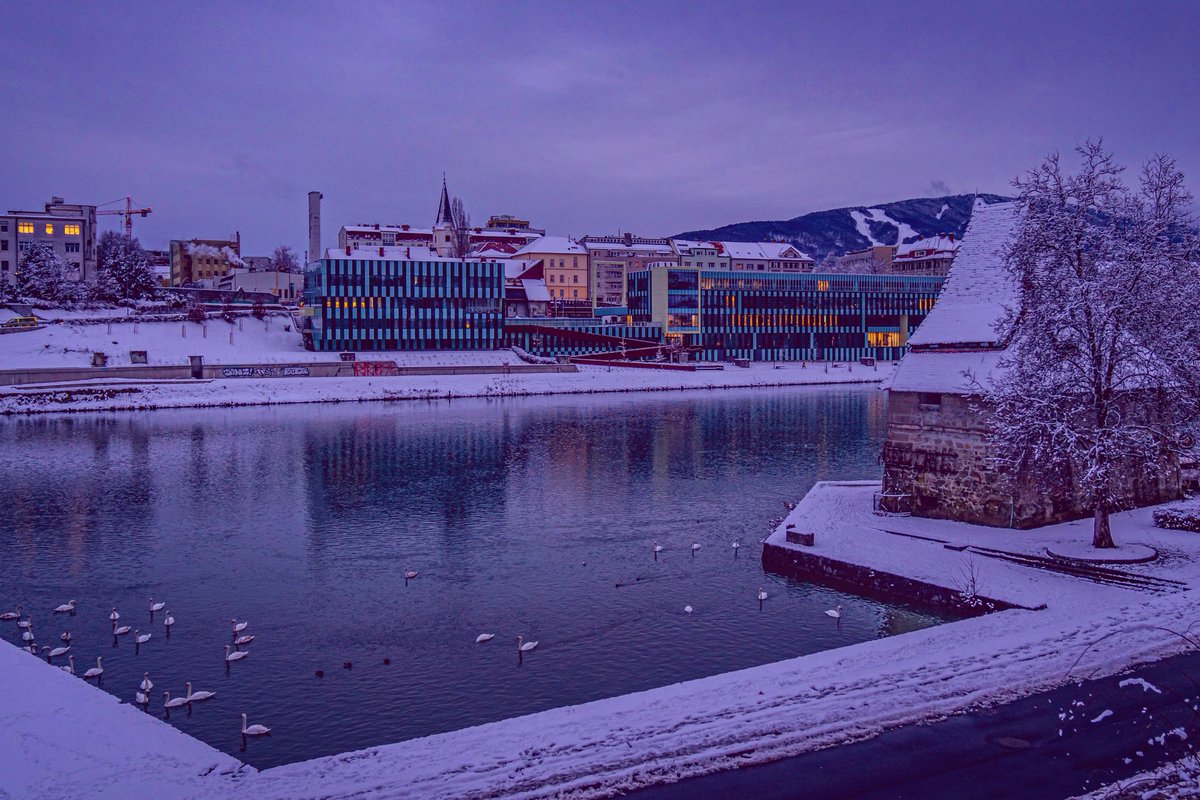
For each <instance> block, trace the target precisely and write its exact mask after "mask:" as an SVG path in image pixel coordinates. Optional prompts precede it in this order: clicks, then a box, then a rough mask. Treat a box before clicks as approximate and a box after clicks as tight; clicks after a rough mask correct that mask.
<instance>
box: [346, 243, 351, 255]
mask: <svg viewBox="0 0 1200 800" xmlns="http://www.w3.org/2000/svg"><path fill="white" fill-rule="evenodd" d="M346 255H350V245H346Z"/></svg>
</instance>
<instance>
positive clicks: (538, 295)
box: [521, 278, 550, 303]
mask: <svg viewBox="0 0 1200 800" xmlns="http://www.w3.org/2000/svg"><path fill="white" fill-rule="evenodd" d="M521 285H522V286H523V287H525V297H527V298H528V299H529V301H530V302H531V303H549V302H550V290H549V289H547V288H546V281H545V280H543V279H540V278H523V279H521Z"/></svg>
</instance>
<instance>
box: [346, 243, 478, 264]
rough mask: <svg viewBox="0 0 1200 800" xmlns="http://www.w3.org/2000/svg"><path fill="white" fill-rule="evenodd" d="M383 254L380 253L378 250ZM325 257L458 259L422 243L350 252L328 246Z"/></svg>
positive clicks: (363, 259)
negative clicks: (441, 253)
mask: <svg viewBox="0 0 1200 800" xmlns="http://www.w3.org/2000/svg"><path fill="white" fill-rule="evenodd" d="M381 250H382V251H383V255H380V254H379V253H380V251H381ZM325 257H326V258H329V259H343V260H344V259H357V260H359V261H370V260H376V261H458V260H459V259H457V258H443V257H442V256H440V255H438V254H437V251H436V250H432V249H430V248H428V247H424V246H422V245H397V246H395V247H355V248H351V250H350V254H349V255H347V254H346V250H345V248H342V247H330V248H328V249H327V250H326V251H325Z"/></svg>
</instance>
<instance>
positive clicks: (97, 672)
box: [0, 597, 536, 736]
mask: <svg viewBox="0 0 1200 800" xmlns="http://www.w3.org/2000/svg"><path fill="white" fill-rule="evenodd" d="M77 605H78V603H77V602H76V601H75V600H68V601H67V602H66V603H63V604H62V605H59V606H56V607H55V608H54V613H55V614H68V615H70V616H75V612H76V607H77ZM149 609H150V622H151V624H153V622H154V615H155V614H156V613H158V612H160V611H166V614H165V616H164V617H163V627H164V629H165V630H166V636H167V638H170V636H171V627H172V626H173V625H174V624H175V617H174V616H172V614H171V612H170V610H168V609H167V604H166V603H164V602H161V601H159V602H155V600H154V598H153V597H151V598H150V603H149ZM22 610H23V609H22V608H21V606H17V610H16V611H5V612H3V613H0V622H14V621H15V622H16V623H17V628H18V629H19V630H20V631H21V641H22V642H24V649H26V650H28V651H29V652H30V653H32V654H33V655H39V654H40V655H44V656H45V657H46V661H47V663H50V664H53V663H54V659H55V658H58V657H60V656H64V655H65V656H67V663H66V664H64V665H59V669H61V670H63V671H64V672H66V673H68V674H70V675H75V674H76V672H75V656H74V654H72V653H70V652H69V651H70V650H71V638H72V637H71V632H70V631H63V632H62V634H60V636H59V639H60V640H61V641H62V642H63V644H62V645H61V646H59V647H53V648H52V647H49V646H42V647H38V644H37V641H36V638H35V636H34V633H33V618H32V616H31V615H28V614H26V615H22V613H21V612H22ZM108 621H109V623H110V624H111V626H112V635H113V641H114V644H115V642H116V639H117V637H120V636H125V635H127V634H129V633H130V631H131V630H132V632H133V641H134V645H135V654H137V653H140V652H141V647H142V645H144V644H146V643H148V642H149V641H150V639H151V637H152V635H153V634H150V633H142V632H141V631H140V630H139V629H137V628H132V626H130V625H127V624H121V613H120V612H119V611H117V609H116V608H115V607H114V608H113V610H112V611H111V612H110V613H109V615H108ZM230 623H231V625H232V628H233V637H232V638H233V644H232V645H228V644H227V645H225V665H226V669H228V668H229V664H231V663H232V662H234V661H240V660H241V659H243V658H245V657H246V656H248V655H250V654H249V652H247V651H245V650H242V649H241V647H242V646H243V645H247V644H250V642H252V641H254V636H253V635H252V634H250V633H247V632H246V628H247V627H248V626H249V624H250V623H248V622H244V621H241V622H239V621H238V620H236V619H233V620H230ZM535 644H536V643H535ZM81 677H83V679H84V680H92V679H95V680H96V683H97V684H99V683H100V682H101V681H102V680H103V677H104V658H103V657H102V656H96V666H94V667H89V668H88V669H87V670H86V671H85V672H84V673H83V675H82V676H81ZM153 688H154V682H153V681H151V680H150V673H148V672H145V673H142V681H141V683H139V684H138V687H137V692H136V693H135V694H134V702H135V703H136V704H137V705H139V706H141V707H142V708H143V709H145V708H146V707H147V706H149V705H150V691H151V690H152V689H153ZM184 689H185V690H186V693H185V694H184V695H183V696H182V697H171V693H170V692H168V691H164V692H163V710H164V712H165V713H166V714H167V715H168V716H169V715H170V712H171V709H173V708H180V707H182V706H188V707H189V708H190V707H191V705H192V704H193V703H199V702H203V701H205V700H211V699H212V698H213V697H215V696H216V694H217V693H216V692H210V691H207V690H203V689H202V690H200V691H195V692H194V691H192V684H191V681H188V682H186V683H185V684H184ZM241 717H242V728H241V730H242V735H243V736H265V735H266V734H269V733H270V732H271V729H270V728H268V727H266V726H265V725H257V724H255V725H247V724H246V723H247V717H246V715H245V714H242V715H241Z"/></svg>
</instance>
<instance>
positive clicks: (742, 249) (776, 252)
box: [715, 242, 812, 261]
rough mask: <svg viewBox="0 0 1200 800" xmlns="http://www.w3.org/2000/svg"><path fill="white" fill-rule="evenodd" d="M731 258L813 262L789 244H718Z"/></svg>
mask: <svg viewBox="0 0 1200 800" xmlns="http://www.w3.org/2000/svg"><path fill="white" fill-rule="evenodd" d="M715 244H717V245H719V249H722V250H724V251H725V254H726V255H728V256H729V257H730V258H735V259H737V258H741V259H752V260H758V261H812V259H811V258H809V257H808V256H806V255H805V254H804V253H801V252H800V251H799V250H797V249H796V248H795V247H793V246H792V245H790V244H788V243H787V242H716V243H715Z"/></svg>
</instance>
